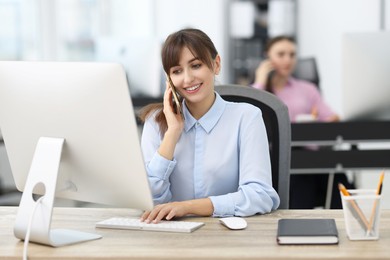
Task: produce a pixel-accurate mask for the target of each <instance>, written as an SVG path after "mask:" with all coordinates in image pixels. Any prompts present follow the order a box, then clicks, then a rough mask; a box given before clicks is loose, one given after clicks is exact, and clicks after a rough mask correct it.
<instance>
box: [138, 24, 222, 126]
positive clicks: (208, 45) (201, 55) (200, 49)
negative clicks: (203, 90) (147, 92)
mask: <svg viewBox="0 0 390 260" xmlns="http://www.w3.org/2000/svg"><path fill="white" fill-rule="evenodd" d="M184 47H187V48H188V49H189V50H190V52H191V53H192V54H193V55H194V57H196V58H198V59H199V60H200V61H202V62H203V63H205V64H206V65H207V67H209V68H210V69H212V68H213V61H214V59H215V58H216V57H217V55H218V52H217V50H216V48H215V46H214V43H213V42H212V41H211V39H210V38H209V37H208V36H207V34H205V33H204V32H202V31H201V30H198V29H192V28H188V29H182V30H180V31H177V32H175V33H172V34H171V35H169V36H168V37H167V39H166V40H165V42H164V45H163V47H162V50H161V60H162V65H163V68H164V71H165V73H167V75H169V70H170V68H172V67H174V66H177V65H178V64H179V60H180V54H181V51H182V50H183V48H184ZM154 111H158V114H157V115H156V118H155V120H156V122H157V123H158V124H159V126H160V133H161V134H164V133H165V132H166V130H167V128H168V125H167V121H166V119H165V115H164V112H163V104H162V103H154V104H150V105H147V106H145V107H144V108H142V109H141V111H140V114H139V118H140V120H141V121H142V122H145V120H146V119H147V118H148V117H149V116H150V115H151V114H152V112H154Z"/></svg>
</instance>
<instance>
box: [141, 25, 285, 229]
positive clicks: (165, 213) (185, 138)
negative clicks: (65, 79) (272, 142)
mask: <svg viewBox="0 0 390 260" xmlns="http://www.w3.org/2000/svg"><path fill="white" fill-rule="evenodd" d="M161 56H162V64H163V68H164V71H165V73H166V74H167V77H168V79H169V80H167V83H166V90H165V93H164V99H163V104H162V105H161V104H154V105H149V106H147V107H145V108H144V109H143V112H142V113H141V119H143V120H144V121H145V123H144V128H143V133H142V141H141V146H142V150H143V153H144V159H145V163H146V168H147V172H148V177H149V182H150V185H151V189H152V193H153V199H154V202H155V207H154V209H153V210H151V211H147V212H145V213H144V214H143V215H142V217H141V219H142V220H144V221H145V222H148V223H149V222H154V223H157V222H159V221H160V220H162V219H166V220H171V219H172V218H174V217H181V216H185V215H189V214H191V215H198V216H215V217H225V216H250V215H254V214H258V213H259V214H262V213H268V212H270V211H272V210H275V209H276V208H277V207H278V206H279V196H278V195H277V193H276V191H275V190H274V189H273V187H272V179H271V166H270V158H269V150H268V149H269V148H268V141H267V136H266V130H265V126H264V122H263V119H262V114H261V111H260V110H259V109H258V108H256V107H254V106H252V105H249V104H245V103H232V102H227V101H224V100H223V99H222V98H221V97H220V96H219V94H218V93H216V92H215V91H214V81H215V76H216V75H218V74H219V72H220V70H221V57H220V56H219V55H218V52H217V50H216V49H215V47H214V44H213V42H212V41H211V40H210V38H209V37H208V36H207V35H206V34H205V33H204V32H202V31H200V30H197V29H183V30H180V31H178V32H175V33H173V34H171V35H169V36H168V37H167V39H166V41H165V43H164V45H163V47H162V51H161ZM169 81H171V84H170V83H169ZM172 84H173V85H174V88H175V89H176V91H177V94H178V95H179V96H180V97H181V99H182V100H181V103H180V106H181V108H180V107H177V105H175V102H174V100H173V91H175V90H174V89H173V87H171V85H172ZM180 109H182V114H183V116H182V115H181V114H180V112H179V110H180ZM175 111H176V113H175Z"/></svg>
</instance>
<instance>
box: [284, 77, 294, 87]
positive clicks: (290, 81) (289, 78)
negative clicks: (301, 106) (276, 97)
mask: <svg viewBox="0 0 390 260" xmlns="http://www.w3.org/2000/svg"><path fill="white" fill-rule="evenodd" d="M293 83H294V79H293V78H292V77H288V79H287V82H286V86H287V87H291V86H292V85H293Z"/></svg>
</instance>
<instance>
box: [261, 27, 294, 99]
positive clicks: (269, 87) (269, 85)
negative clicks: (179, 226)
mask: <svg viewBox="0 0 390 260" xmlns="http://www.w3.org/2000/svg"><path fill="white" fill-rule="evenodd" d="M281 41H289V42H291V43H294V44H295V40H294V38H292V37H290V36H285V35H280V36H276V37H274V38H271V39H270V40H268V42H267V44H266V45H265V50H264V52H265V53H266V55H268V52H269V51H270V50H271V48H272V46H274V45H275V44H276V43H278V42H281ZM271 75H272V74H271ZM271 75H269V76H268V78H267V82H266V84H265V90H266V91H268V92H271V93H273V90H272V76H271Z"/></svg>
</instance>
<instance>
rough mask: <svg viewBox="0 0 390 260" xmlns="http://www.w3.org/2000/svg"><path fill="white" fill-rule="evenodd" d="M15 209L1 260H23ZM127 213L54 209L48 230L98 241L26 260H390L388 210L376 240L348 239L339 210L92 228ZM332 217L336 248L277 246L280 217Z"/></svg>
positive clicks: (6, 220) (9, 214)
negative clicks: (187, 225) (233, 225)
mask: <svg viewBox="0 0 390 260" xmlns="http://www.w3.org/2000/svg"><path fill="white" fill-rule="evenodd" d="M16 212H17V208H16V207H1V208H0V215H1V220H0V259H22V250H23V243H22V242H21V241H19V240H18V239H16V238H15V237H14V235H13V223H14V220H15V215H16ZM130 214H132V212H131V211H130V210H126V209H92V208H55V209H54V217H53V227H54V228H55V227H61V228H70V229H77V230H82V231H86V232H96V233H99V234H101V235H103V238H102V239H100V240H95V241H90V242H85V243H81V244H76V245H71V246H65V247H60V248H52V247H47V246H42V245H37V244H30V245H29V256H30V257H29V259H30V260H32V259H72V260H77V259H170V260H171V259H210V260H215V259H390V246H389V245H390V210H386V211H383V212H382V216H381V229H380V240H378V241H349V240H348V238H347V237H346V233H345V228H344V219H343V214H342V211H341V210H280V211H275V212H273V213H272V214H268V215H263V216H254V217H249V218H247V221H248V228H247V229H245V230H241V231H230V230H228V229H226V228H225V227H223V226H222V225H220V224H219V223H218V219H216V218H193V219H192V218H190V219H189V220H194V221H203V222H205V223H206V225H205V226H203V227H202V228H200V229H198V230H197V231H195V232H193V233H190V234H183V233H167V232H150V231H131V230H111V229H95V228H94V226H95V222H97V221H99V220H102V219H106V218H109V217H112V216H128V215H130ZM312 217H313V218H335V220H336V223H337V227H338V231H339V237H340V243H339V245H320V246H279V245H277V243H276V229H277V221H278V219H280V218H312Z"/></svg>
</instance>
